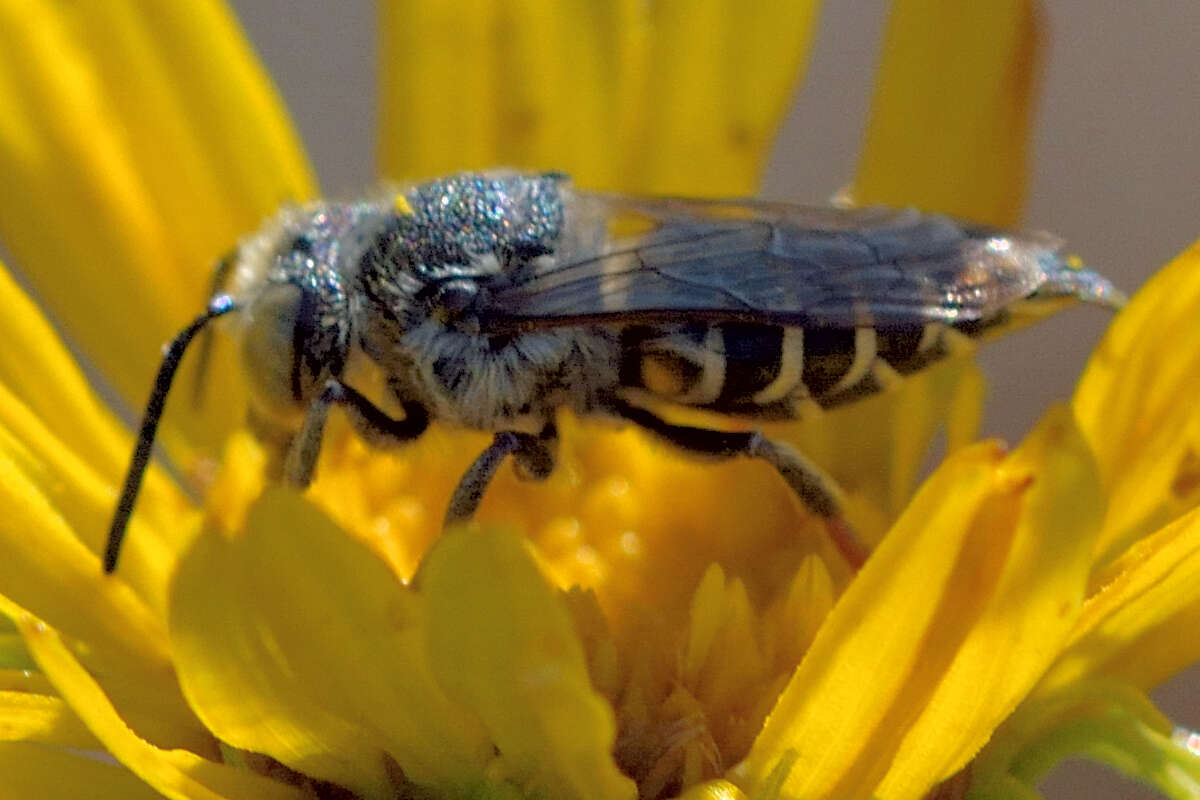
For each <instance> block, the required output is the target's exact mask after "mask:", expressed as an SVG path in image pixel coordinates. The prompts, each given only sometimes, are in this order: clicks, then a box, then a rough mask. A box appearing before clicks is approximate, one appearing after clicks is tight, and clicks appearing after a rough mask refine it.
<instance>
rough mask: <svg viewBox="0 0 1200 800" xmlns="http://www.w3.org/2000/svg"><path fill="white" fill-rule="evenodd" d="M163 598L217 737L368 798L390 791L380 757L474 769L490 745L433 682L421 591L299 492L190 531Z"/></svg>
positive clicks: (434, 771)
mask: <svg viewBox="0 0 1200 800" xmlns="http://www.w3.org/2000/svg"><path fill="white" fill-rule="evenodd" d="M171 597H172V604H171V615H170V629H171V649H172V654H173V656H174V658H175V663H176V666H177V669H178V671H179V677H180V683H181V685H182V686H183V689H184V692H185V694H186V695H187V697H188V700H189V701H190V702H191V704H192V706H193V707H194V708H195V709H196V712H197V714H199V716H200V718H201V719H202V720H204V722H205V724H206V725H207V726H208V727H209V728H210V729H211V730H212V731H213V732H214V733H215V734H216V735H217V736H218V737H219V738H220V739H221V740H222V741H225V742H227V743H229V744H231V745H233V746H234V747H238V748H241V749H243V750H250V751H254V752H261V753H266V754H268V755H270V756H272V757H273V758H275V759H277V760H279V761H281V762H283V763H284V764H286V765H288V766H289V767H292V768H293V769H295V770H297V771H300V772H303V773H304V774H306V775H311V776H314V777H318V778H321V779H323V780H330V781H334V782H336V783H339V784H341V785H343V786H347V787H349V788H351V789H353V790H354V791H356V792H358V793H359V794H360V795H362V796H364V797H376V798H382V797H391V796H393V794H394V792H395V788H394V787H393V786H392V783H391V779H390V778H389V775H388V771H387V769H386V767H385V754H386V756H387V757H388V758H390V759H393V760H394V761H395V762H396V763H397V764H399V766H400V767H401V768H402V769H403V771H404V774H405V775H406V776H407V777H408V779H410V780H412V781H413V782H415V783H417V784H422V785H426V786H432V787H442V788H444V789H446V790H447V791H449V790H450V789H452V788H455V787H457V788H462V786H464V785H466V784H468V783H471V782H472V781H477V780H479V779H480V775H481V770H482V768H483V765H484V763H485V762H486V758H487V756H488V755H489V754H490V748H489V746H488V744H487V741H486V740H485V739H484V738H483V736H482V732H481V731H480V730H479V728H478V725H477V724H476V723H475V722H474V720H472V719H471V718H470V717H469V716H468V715H467V714H465V713H464V712H462V711H461V710H459V709H456V708H454V707H453V706H452V705H451V704H450V702H449V701H448V700H447V699H446V697H445V696H444V695H443V694H442V692H441V691H440V690H439V689H438V687H437V685H436V684H435V683H434V681H433V677H432V676H431V674H430V670H429V666H428V664H427V661H426V657H425V654H424V636H425V635H426V632H425V626H426V623H425V618H424V612H423V609H422V607H421V604H420V598H418V597H416V596H415V595H414V594H413V593H412V592H411V591H409V590H407V589H406V588H405V587H404V586H403V585H402V584H401V583H400V582H399V580H398V579H397V578H396V577H395V575H394V574H392V573H391V572H390V571H389V570H388V569H387V567H386V566H385V565H384V563H383V562H382V561H380V560H379V559H377V558H376V557H375V556H374V555H373V554H372V553H370V552H369V551H368V550H366V549H365V548H364V547H363V546H362V545H361V544H359V543H358V542H357V541H356V540H354V539H352V538H350V537H347V536H346V535H345V534H344V533H342V532H341V531H340V530H338V529H337V528H335V527H334V526H333V525H332V524H331V523H330V522H329V521H328V520H327V519H326V518H325V517H323V516H322V515H321V514H319V513H318V512H316V511H315V509H313V508H312V507H311V506H310V505H308V504H307V503H305V502H304V501H303V500H302V499H301V498H300V497H299V496H298V495H297V494H296V493H295V492H292V491H288V490H284V489H273V490H268V491H267V492H266V493H265V494H264V495H263V497H262V498H261V500H260V501H259V502H258V503H256V504H255V505H254V506H253V507H252V508H251V511H250V515H249V518H248V520H247V522H246V528H245V531H244V532H242V533H240V534H239V535H238V536H236V537H233V538H231V537H229V536H226V535H223V534H221V533H219V532H217V531H215V530H212V529H209V530H207V531H206V532H205V534H204V535H202V536H199V537H197V538H196V540H195V541H194V543H193V545H192V547H191V549H190V550H189V551H188V552H187V553H186V554H185V555H184V556H183V557H182V558H181V560H180V564H179V568H178V571H177V573H176V577H175V580H174V583H173V586H172V594H171Z"/></svg>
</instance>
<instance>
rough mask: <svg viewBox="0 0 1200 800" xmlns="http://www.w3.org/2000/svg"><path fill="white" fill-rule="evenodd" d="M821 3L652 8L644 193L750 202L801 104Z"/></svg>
mask: <svg viewBox="0 0 1200 800" xmlns="http://www.w3.org/2000/svg"><path fill="white" fill-rule="evenodd" d="M819 7H820V4H819V3H818V2H813V1H812V0H804V1H803V2H790V3H739V2H733V1H731V0H702V2H694V1H693V0H667V1H666V2H661V3H654V4H651V5H650V6H648V8H649V9H651V12H650V14H651V16H650V23H649V24H650V26H651V30H652V31H653V34H654V36H653V39H652V41H651V48H650V54H651V55H650V60H649V66H648V71H647V75H646V77H645V86H646V88H645V99H644V101H643V102H645V104H646V122H645V127H644V129H643V130H642V131H641V132H640V136H639V138H638V139H637V140H636V141H633V142H631V143H630V148H631V150H632V167H631V170H630V174H631V175H634V176H644V177H640V178H639V180H640V185H639V186H638V187H637V188H643V187H644V188H645V189H648V190H650V191H653V192H659V193H670V194H691V195H710V196H712V195H718V196H719V195H726V196H728V195H748V194H752V193H754V191H755V190H756V189H757V188H758V181H759V178H760V172H761V170H762V165H763V163H764V159H765V158H766V155H767V152H768V145H769V143H770V142H771V141H772V139H773V138H774V136H775V131H776V128H777V126H778V124H779V121H780V119H781V118H782V116H783V112H784V111H785V110H786V109H787V107H788V105H789V104H790V103H791V99H792V94H793V90H794V88H795V86H796V85H797V83H798V82H799V77H800V72H801V70H802V67H803V65H804V64H805V61H806V59H807V56H808V48H809V43H810V41H811V38H812V33H813V30H814V28H815V27H816V22H817V10H818V8H819Z"/></svg>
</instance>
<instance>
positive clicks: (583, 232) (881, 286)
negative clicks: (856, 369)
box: [484, 191, 1065, 330]
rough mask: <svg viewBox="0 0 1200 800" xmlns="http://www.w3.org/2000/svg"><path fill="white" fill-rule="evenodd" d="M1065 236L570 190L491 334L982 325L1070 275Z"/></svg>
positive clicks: (860, 213) (861, 213) (872, 212)
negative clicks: (589, 328) (669, 324)
mask: <svg viewBox="0 0 1200 800" xmlns="http://www.w3.org/2000/svg"><path fill="white" fill-rule="evenodd" d="M1063 265H1064V262H1063V260H1062V258H1061V257H1060V256H1059V242H1058V241H1057V240H1055V239H1051V238H1050V237H1044V236H1039V235H1018V234H1012V233H1006V232H1001V231H996V230H992V229H986V228H982V227H978V226H970V225H966V224H963V223H961V222H957V221H954V220H951V219H949V218H947V217H944V216H940V215H936V214H922V213H919V212H917V211H915V210H912V209H909V210H891V209H879V208H869V209H854V210H845V209H835V208H810V207H804V206H794V205H788V204H782V203H773V202H765V201H764V202H755V201H747V202H743V201H737V202H729V201H702V200H684V199H668V198H661V199H660V198H636V197H624V196H619V195H606V194H595V193H589V192H582V191H573V192H571V193H570V195H569V196H568V197H567V203H566V226H565V232H564V234H563V235H562V237H561V238H560V240H559V243H558V246H557V248H556V250H555V252H554V253H553V254H552V255H551V256H550V257H548V258H544V259H541V260H540V263H539V266H538V267H537V268H536V269H533V270H531V271H530V272H528V273H527V274H525V275H521V276H513V277H512V278H511V280H510V281H509V282H508V283H507V285H498V286H495V287H493V291H492V302H491V304H490V309H489V312H488V313H487V315H486V316H485V319H484V323H485V325H487V326H488V327H489V328H490V329H493V330H495V329H503V328H507V327H519V328H534V327H549V326H557V325H574V324H584V323H593V322H596V323H604V322H606V321H618V320H620V321H638V320H645V321H657V320H673V319H678V318H679V317H680V316H686V317H688V318H690V319H710V320H753V321H760V322H764V323H775V324H788V325H821V326H833V327H851V326H868V325H875V326H880V325H912V324H919V323H924V322H932V321H940V322H954V321H960V320H977V319H986V318H988V317H990V316H991V315H993V314H995V313H996V312H997V311H998V310H1000V309H1002V308H1004V307H1005V306H1006V305H1007V304H1009V303H1011V302H1013V301H1015V300H1019V299H1021V298H1024V297H1027V296H1029V295H1031V294H1032V293H1034V292H1035V291H1037V290H1038V288H1039V287H1041V286H1042V285H1043V284H1045V283H1046V282H1047V274H1048V272H1053V271H1054V270H1057V269H1065V267H1064V266H1063Z"/></svg>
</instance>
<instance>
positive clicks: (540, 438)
mask: <svg viewBox="0 0 1200 800" xmlns="http://www.w3.org/2000/svg"><path fill="white" fill-rule="evenodd" d="M557 445H558V428H557V427H556V426H555V425H554V423H553V422H549V423H547V424H546V426H545V427H544V428H542V430H541V431H540V432H539V433H538V434H537V435H536V436H531V435H530V434H528V433H518V432H516V431H501V432H500V433H497V434H496V436H495V438H494V439H492V443H491V444H490V445H489V446H488V448H487V449H486V450H484V451H483V452H482V453H480V454H479V458H477V459H475V462H474V463H473V464H471V466H470V467H469V468H468V469H467V471H466V473H465V474H464V475H463V476H462V478H461V479H460V480H459V482H458V486H457V487H455V489H454V494H453V495H452V496H451V498H450V507H449V508H447V509H446V522H445V524H446V525H451V524H453V523H455V522H465V521H466V520H468V519H470V518H471V517H473V516H475V511H476V509H478V508H479V502H480V500H482V499H483V493H484V492H485V491H486V490H487V487H488V484H490V483H491V482H492V478H493V477H494V476H495V475H496V470H497V469H499V468H500V464H501V463H503V461H504V459H505V458H506V457H507V456H509V455H511V456H512V457H513V459H514V460H515V461H516V467H517V474H518V475H519V476H520V477H522V478H525V479H526V480H544V479H545V478H546V477H548V476H549V475H550V473H551V472H553V471H554V464H555V457H556V453H557V449H558V447H557Z"/></svg>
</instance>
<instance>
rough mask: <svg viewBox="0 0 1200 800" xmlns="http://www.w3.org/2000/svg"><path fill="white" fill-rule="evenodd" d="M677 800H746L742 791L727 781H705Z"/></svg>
mask: <svg viewBox="0 0 1200 800" xmlns="http://www.w3.org/2000/svg"><path fill="white" fill-rule="evenodd" d="M679 800H747V798H746V795H745V794H743V793H742V790H741V789H739V788H738V787H736V786H734V785H733V784H732V783H730V782H729V781H706V782H705V783H698V784H696V785H695V786H692V787H691V788H690V789H688V790H687V791H686V792H684V793H683V794H681V795H679Z"/></svg>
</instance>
